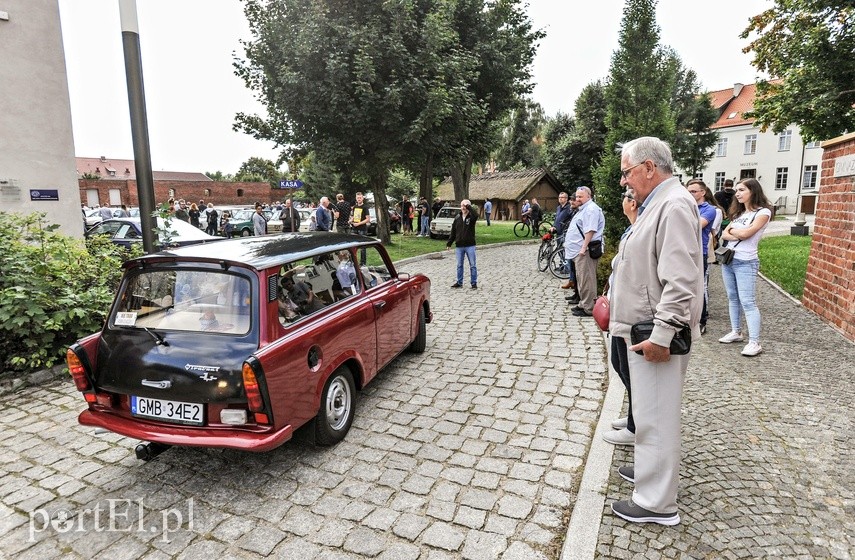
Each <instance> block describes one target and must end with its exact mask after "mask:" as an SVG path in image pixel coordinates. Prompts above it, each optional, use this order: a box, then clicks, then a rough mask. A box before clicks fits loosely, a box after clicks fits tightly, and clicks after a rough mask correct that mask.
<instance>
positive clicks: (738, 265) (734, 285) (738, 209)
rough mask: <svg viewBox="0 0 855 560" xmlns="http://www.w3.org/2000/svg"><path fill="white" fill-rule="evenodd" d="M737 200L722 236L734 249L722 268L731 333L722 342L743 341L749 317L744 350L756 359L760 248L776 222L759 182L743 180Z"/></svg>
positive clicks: (758, 329)
mask: <svg viewBox="0 0 855 560" xmlns="http://www.w3.org/2000/svg"><path fill="white" fill-rule="evenodd" d="M733 198H734V202H733V203H731V212H730V214H729V215H728V218H729V219H730V223H729V224H728V225H727V227H726V228H724V231H723V232H722V233H721V239H722V240H723V241H725V242H726V246H727V247H729V248H731V249H733V260H732V261H731V262H730V264H723V265H722V266H721V276H722V279H723V280H724V288H725V290H726V291H727V301H728V310H729V311H730V328H731V331H730V332H729V333H728V334H726V335H724V336H723V337H721V338H719V339H718V341H719V342H721V343H723V344H730V343H733V342H742V341H743V340H744V337H743V335H742V316H743V315H745V322H746V324H747V325H748V344H746V345H745V347H744V348H743V349H742V355H743V356H756V355H757V354H759V353H761V352H762V351H763V347H762V346H760V309H758V308H757V301H756V284H757V272H758V271H759V270H760V259H759V258H758V257H757V246H758V245H759V244H760V238H761V237H762V236H763V230H765V229H766V226H767V225H768V224H769V220H771V219H772V210H771V208H772V205H771V204H770V203H769V200H768V199H767V198H766V195H765V194H763V187H762V186H760V183H759V182H758V181H757V180H756V179H745V180H743V181H740V182H739V183H738V184H737V185H736V192H735V193H734V195H733Z"/></svg>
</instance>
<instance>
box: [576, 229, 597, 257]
mask: <svg viewBox="0 0 855 560" xmlns="http://www.w3.org/2000/svg"><path fill="white" fill-rule="evenodd" d="M576 228H577V229H578V230H579V234H580V235H581V236H582V239H585V234H584V233H582V226H581V225H579V224H576ZM588 256H589V257H591V258H592V259H599V258H600V257H602V256H603V240H602V239H592V240H591V241H590V243H588Z"/></svg>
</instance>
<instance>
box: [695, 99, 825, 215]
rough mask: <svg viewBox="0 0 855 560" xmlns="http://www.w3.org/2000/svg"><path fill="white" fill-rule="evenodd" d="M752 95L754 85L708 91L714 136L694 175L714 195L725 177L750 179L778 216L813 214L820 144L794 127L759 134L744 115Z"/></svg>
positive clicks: (752, 100)
mask: <svg viewBox="0 0 855 560" xmlns="http://www.w3.org/2000/svg"><path fill="white" fill-rule="evenodd" d="M755 94H756V86H755V84H749V85H743V84H735V85H734V87H733V88H728V89H724V90H718V91H714V92H711V94H710V95H711V97H712V103H713V106H714V107H715V108H716V109H717V110H718V111H719V113H720V116H719V119H718V121H717V122H716V123H715V124H714V125H713V126H712V128H713V129H714V130H716V131H717V132H718V133H719V137H718V142H717V143H716V145H715V148H714V150H715V153H714V155H713V158H712V159H711V160H710V161H709V163H708V164H707V166H706V167H705V168H704V169H703V171H702V172H701V173H700V174H698V176H699V177H700V178H702V179H703V181H704V182H705V183H706V184H707V185H708V186H709V187H710V188H711V189H712V190H713V191H717V190H720V189H721V188H722V186H723V185H724V182H725V180H727V179H731V180H732V181H733V182H734V183H737V182H739V181H740V180H741V179H747V178H754V179H757V180H758V181H759V182H760V184H761V185H763V191H764V192H765V193H766V197H767V198H768V199H769V200H770V201H771V202H772V204H773V205H774V206H775V209H776V211H777V212H778V213H780V214H795V213H797V212H805V213H809V214H812V213H813V212H814V208H815V203H816V193H817V189H818V188H819V173H820V169H821V166H822V148H821V147H820V143H819V142H804V141H803V140H802V137H801V133H800V131H799V127H798V126H796V125H792V126H789V127H787V129H786V130H784V131H782V132H780V133H774V132H772V131H771V130H767V131H766V132H761V131H760V129H759V127H757V126H756V125H755V124H754V120H753V119H751V118H748V117H746V116H745V113H747V112H748V111H750V110H751V109H752V108H753V107H754V97H755ZM678 172H679V171H678ZM682 179H683V180H684V181H686V180H688V179H690V177H685V176H684V177H682Z"/></svg>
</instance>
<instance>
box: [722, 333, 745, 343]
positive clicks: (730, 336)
mask: <svg viewBox="0 0 855 560" xmlns="http://www.w3.org/2000/svg"><path fill="white" fill-rule="evenodd" d="M743 340H745V339H744V338H743V337H742V333H740V332H738V331H730V332H729V333H727V334H726V335H724V336H723V337H721V338H719V339H718V341H719V342H723V343H724V344H730V343H731V342H742V341H743Z"/></svg>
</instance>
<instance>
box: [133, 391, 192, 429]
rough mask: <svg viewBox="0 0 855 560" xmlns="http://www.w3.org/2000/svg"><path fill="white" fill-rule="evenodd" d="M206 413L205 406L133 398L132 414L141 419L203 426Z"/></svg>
mask: <svg viewBox="0 0 855 560" xmlns="http://www.w3.org/2000/svg"><path fill="white" fill-rule="evenodd" d="M204 411H205V409H204V405H201V404H199V403H187V402H179V401H165V400H163V399H150V398H148V397H134V396H132V397H131V414H132V415H134V416H139V417H141V418H153V419H156V420H163V421H165V422H174V423H176V424H188V425H191V426H201V425H202V424H203V423H204Z"/></svg>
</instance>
